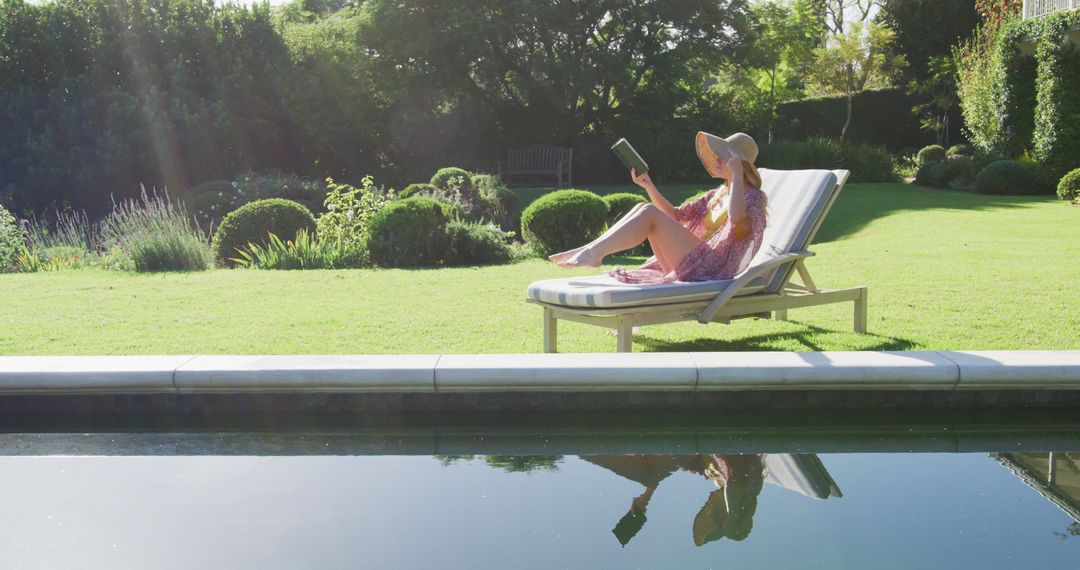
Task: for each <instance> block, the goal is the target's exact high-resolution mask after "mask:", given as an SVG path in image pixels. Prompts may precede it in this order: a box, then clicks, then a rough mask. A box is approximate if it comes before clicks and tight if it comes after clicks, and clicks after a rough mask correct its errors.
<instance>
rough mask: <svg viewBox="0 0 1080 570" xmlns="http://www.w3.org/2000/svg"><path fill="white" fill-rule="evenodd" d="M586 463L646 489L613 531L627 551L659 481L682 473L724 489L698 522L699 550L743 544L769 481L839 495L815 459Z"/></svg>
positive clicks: (606, 459) (603, 459) (638, 458)
mask: <svg viewBox="0 0 1080 570" xmlns="http://www.w3.org/2000/svg"><path fill="white" fill-rule="evenodd" d="M582 459H584V460H585V461H588V462H590V463H593V464H596V465H599V466H601V467H604V468H605V469H608V470H609V471H612V472H614V473H616V474H618V475H621V476H622V477H625V478H627V479H630V480H631V481H635V482H637V483H640V484H641V485H643V486H644V487H645V492H644V493H642V494H641V495H640V496H638V497H635V498H634V499H633V501H632V502H631V505H630V510H629V512H627V513H626V515H625V516H623V518H622V519H621V520H620V521H619V523H618V524H616V525H615V528H614V529H612V533H613V534H614V535H615V537H616V538H617V539H618V540H619V543H621V544H622V545H624V546H625V545H626V544H627V543H629V542H630V540H631V539H632V538H634V535H636V534H637V533H638V531H640V530H641V528H642V526H644V524H645V521H646V520H647V519H646V516H645V512H646V509H647V507H648V504H649V501H650V500H651V499H652V495H653V493H654V492H655V491H656V488H657V487H658V486H659V484H660V482H661V481H663V480H664V479H666V478H667V477H668V476H670V475H671V474H672V473H675V472H676V471H679V470H682V471H689V472H692V473H697V474H698V475H701V476H702V477H705V478H706V479H709V480H710V481H713V482H714V483H716V485H717V486H718V487H720V488H719V489H717V490H716V491H713V492H712V493H710V494H709V498H708V499H707V500H706V501H705V504H704V505H703V506H702V507H701V510H700V511H698V514H697V516H696V517H695V518H694V525H693V537H694V544H696V545H698V546H702V545H704V544H706V543H709V542H712V541H714V540H719V539H721V538H724V537H727V538H729V539H732V540H743V539H744V538H746V537H747V536H749V535H750V530H751V528H752V527H753V518H754V513H755V512H756V511H757V497H758V494H760V493H761V489H762V486H763V484H764V482H765V481H769V482H770V483H774V484H776V485H779V486H781V487H784V488H787V489H791V490H793V491H796V492H798V493H801V494H803V495H806V496H808V497H813V498H816V499H825V498H828V497H838V496H840V489H839V488H838V487H837V486H836V482H835V481H833V480H832V477H830V476H829V474H828V472H827V471H826V470H825V467H824V465H822V463H821V460H819V459H818V458H817V456H816V455H809V454H807V455H792V454H775V455H772V454H770V455H604V456H592V457H582Z"/></svg>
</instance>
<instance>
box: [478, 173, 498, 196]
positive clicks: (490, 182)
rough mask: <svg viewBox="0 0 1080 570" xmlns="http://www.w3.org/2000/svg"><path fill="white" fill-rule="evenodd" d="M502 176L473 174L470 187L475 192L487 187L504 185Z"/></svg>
mask: <svg viewBox="0 0 1080 570" xmlns="http://www.w3.org/2000/svg"><path fill="white" fill-rule="evenodd" d="M505 186H506V184H504V183H503V181H502V178H501V177H499V175H498V174H473V176H472V187H473V188H474V189H475V190H476V191H477V192H482V191H483V190H485V189H488V188H499V187H505Z"/></svg>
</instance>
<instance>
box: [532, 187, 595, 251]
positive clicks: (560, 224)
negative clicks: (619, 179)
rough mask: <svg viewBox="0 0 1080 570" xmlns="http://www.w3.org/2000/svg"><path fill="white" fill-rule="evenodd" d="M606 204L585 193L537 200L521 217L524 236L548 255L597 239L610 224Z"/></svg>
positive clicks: (566, 192)
mask: <svg viewBox="0 0 1080 570" xmlns="http://www.w3.org/2000/svg"><path fill="white" fill-rule="evenodd" d="M607 210H608V208H607V204H605V203H604V200H603V199H601V198H600V197H599V196H597V195H596V194H593V193H592V192H587V191H585V190H573V189H571V190H559V191H557V192H552V193H550V194H546V195H544V196H541V197H540V198H537V199H536V201H534V202H533V203H532V204H529V207H527V208H525V211H524V212H522V213H521V235H522V236H523V237H524V238H525V240H526V241H529V242H532V243H535V244H536V245H537V247H538V248H539V249H540V250H542V251H544V252H546V253H549V254H550V253H555V252H559V251H563V250H567V249H570V248H573V247H577V246H579V245H583V244H585V243H588V242H590V241H592V240H593V239H596V238H597V237H599V236H600V233H601V232H603V231H604V224H605V223H606V222H607Z"/></svg>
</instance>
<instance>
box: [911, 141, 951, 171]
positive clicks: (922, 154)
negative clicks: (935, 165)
mask: <svg viewBox="0 0 1080 570" xmlns="http://www.w3.org/2000/svg"><path fill="white" fill-rule="evenodd" d="M939 160H945V147H943V146H941V145H939V144H932V145H929V146H924V147H922V150H920V151H919V155H918V157H917V158H916V161H917V162H918V164H919V166H922V165H924V164H926V163H929V162H937V161H939Z"/></svg>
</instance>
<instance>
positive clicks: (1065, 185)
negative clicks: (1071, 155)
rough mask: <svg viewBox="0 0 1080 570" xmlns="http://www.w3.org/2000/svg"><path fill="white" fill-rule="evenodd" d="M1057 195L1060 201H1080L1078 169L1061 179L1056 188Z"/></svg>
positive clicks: (1079, 170) (1079, 172)
mask: <svg viewBox="0 0 1080 570" xmlns="http://www.w3.org/2000/svg"><path fill="white" fill-rule="evenodd" d="M1057 195H1058V198H1061V199H1062V200H1077V199H1080V168H1077V169H1076V170H1073V171H1072V172H1069V173H1068V174H1066V175H1065V176H1062V177H1061V180H1060V181H1059V182H1058V186H1057Z"/></svg>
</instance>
